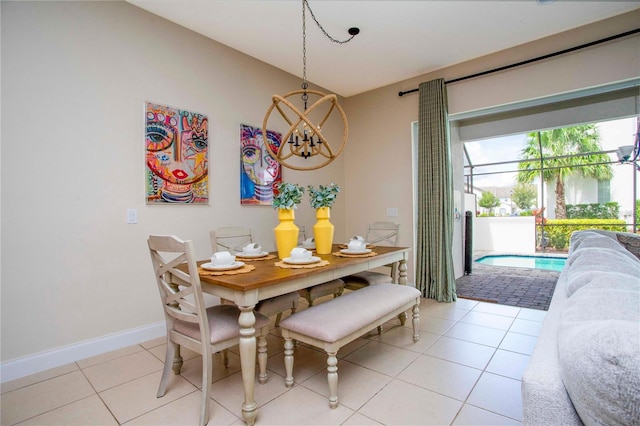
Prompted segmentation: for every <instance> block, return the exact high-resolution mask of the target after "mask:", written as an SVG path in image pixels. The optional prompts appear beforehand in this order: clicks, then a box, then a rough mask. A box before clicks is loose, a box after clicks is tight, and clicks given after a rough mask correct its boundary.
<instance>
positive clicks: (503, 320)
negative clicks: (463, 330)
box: [460, 311, 514, 331]
mask: <svg viewBox="0 0 640 426" xmlns="http://www.w3.org/2000/svg"><path fill="white" fill-rule="evenodd" d="M513 320H514V318H513V317H505V316H502V315H494V314H487V313H484V312H477V311H470V312H469V313H468V314H467V315H465V316H464V317H462V319H460V322H463V323H466V324H474V325H479V326H481V327H487V328H496V329H498V330H504V331H507V330H509V327H511V324H512V323H513Z"/></svg>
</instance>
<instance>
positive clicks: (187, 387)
mask: <svg viewBox="0 0 640 426" xmlns="http://www.w3.org/2000/svg"><path fill="white" fill-rule="evenodd" d="M160 377H162V372H161V371H156V372H154V373H151V374H149V375H147V376H144V377H140V378H138V379H136V380H132V381H130V382H127V383H124V384H122V385H120V386H116V387H112V388H110V389H107V390H105V391H104V392H100V397H101V398H102V400H103V401H104V403H105V404H106V405H107V407H109V410H111V412H112V413H113V415H114V416H115V417H116V419H117V420H118V422H119V423H125V422H128V421H129V420H131V419H134V418H136V417H139V416H141V415H143V414H146V413H148V412H149V411H151V410H154V409H156V408H158V407H161V406H163V405H166V404H168V403H170V402H172V401H175V400H176V399H178V398H181V397H183V396H185V395H187V394H189V393H192V392H198V393H199V391H197V388H196V387H195V386H193V385H192V384H191V383H189V382H188V381H187V380H185V379H184V378H183V377H181V376H175V375H173V374H171V375H170V376H169V381H168V383H167V391H166V393H165V394H164V396H163V397H161V398H157V397H156V394H157V392H158V385H159V384H160Z"/></svg>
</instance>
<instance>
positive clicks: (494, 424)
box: [453, 404, 521, 426]
mask: <svg viewBox="0 0 640 426" xmlns="http://www.w3.org/2000/svg"><path fill="white" fill-rule="evenodd" d="M520 424H521V423H520V422H519V421H517V420H513V419H510V418H508V417H504V416H501V415H499V414H496V413H492V412H490V411H487V410H483V409H481V408H478V407H474V406H472V405H469V404H465V405H464V406H463V407H462V410H460V412H459V413H458V416H457V417H456V419H455V420H454V422H453V426H515V425H520Z"/></svg>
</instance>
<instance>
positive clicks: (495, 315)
mask: <svg viewBox="0 0 640 426" xmlns="http://www.w3.org/2000/svg"><path fill="white" fill-rule="evenodd" d="M301 302H302V303H304V302H303V301H302V300H301ZM420 314H421V321H420V330H421V334H420V341H419V342H418V343H415V344H414V343H413V341H412V338H411V328H410V327H411V325H410V323H411V321H407V324H405V326H404V327H402V326H400V323H399V321H398V320H394V321H392V322H389V323H388V324H387V325H386V326H385V331H384V333H383V334H382V335H381V336H379V335H378V334H376V333H373V332H372V333H370V334H368V335H366V336H364V337H362V338H360V339H358V340H356V341H354V342H352V343H351V344H349V345H347V346H345V347H344V348H342V349H341V351H340V352H339V353H338V356H339V358H340V361H339V363H338V374H339V380H338V397H339V406H338V407H337V408H336V409H333V410H332V409H330V408H329V404H328V400H327V396H328V389H327V383H326V370H325V368H326V364H325V363H326V358H325V355H324V353H322V352H319V351H317V350H315V349H312V348H310V347H307V346H304V345H300V346H298V347H297V349H296V353H295V366H294V378H295V385H294V386H293V387H292V388H290V389H288V388H286V387H285V385H284V377H283V376H284V364H283V340H282V338H281V337H280V336H279V333H278V330H277V329H274V330H272V332H271V334H270V335H269V338H268V351H269V361H268V369H269V371H268V372H269V379H268V382H267V383H266V384H264V385H260V384H256V393H255V397H256V401H257V403H258V406H259V408H258V410H259V411H258V417H257V421H256V424H257V425H305V424H307V425H506V424H520V421H521V418H522V402H521V393H520V379H521V375H522V372H523V369H524V368H525V366H526V365H527V362H528V359H529V356H530V354H531V352H532V350H533V347H534V345H535V342H536V338H537V333H538V330H539V329H540V326H541V322H542V320H543V318H544V316H545V314H546V311H541V310H534V309H527V308H517V307H512V306H505V305H497V304H491V303H484V302H477V301H472V300H467V299H459V300H458V301H457V302H455V303H451V304H445V303H437V302H435V301H434V300H430V299H424V300H423V301H422V304H421V308H420ZM164 349H165V346H164V340H163V339H156V340H153V341H150V342H146V343H143V344H140V345H135V346H131V347H127V348H123V349H120V350H117V351H114V352H110V353H106V354H103V355H100V356H97V357H93V358H90V359H85V360H82V361H78V362H75V363H73V364H69V365H66V366H63V367H59V368H55V369H52V370H48V371H45V372H42V373H38V374H35V375H32V376H29V377H24V378H21V379H18V380H14V381H12V382H7V383H4V384H2V399H1V405H0V409H1V411H2V413H1V421H0V423H1V424H2V425H5V426H9V425H15V424H20V425H47V426H50V425H117V424H122V425H195V424H197V421H198V413H199V406H200V390H199V389H200V387H201V362H200V358H199V356H197V355H195V354H193V353H184V351H183V358H184V360H185V361H184V366H183V369H182V373H181V374H180V375H179V376H172V379H171V380H170V383H169V386H168V391H167V393H166V395H165V396H164V397H162V398H156V396H155V395H156V391H157V387H158V383H159V381H160V375H161V369H162V365H163V361H162V360H163V357H164ZM229 356H230V362H229V367H228V368H227V369H225V368H224V367H223V366H222V362H221V359H220V358H221V357H220V355H219V354H217V355H215V357H216V361H217V364H216V366H215V367H214V369H215V370H214V375H215V377H214V387H213V394H212V399H211V410H210V413H211V414H210V420H209V425H242V424H244V422H243V421H242V417H241V413H240V408H241V404H242V398H243V397H242V384H241V377H240V372H239V370H240V363H239V358H238V356H237V352H233V351H232V353H230V355H229Z"/></svg>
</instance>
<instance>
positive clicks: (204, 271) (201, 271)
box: [198, 265, 256, 275]
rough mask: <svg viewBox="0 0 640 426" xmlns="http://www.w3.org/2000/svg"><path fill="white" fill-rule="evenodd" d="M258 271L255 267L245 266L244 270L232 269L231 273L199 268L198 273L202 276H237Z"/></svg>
mask: <svg viewBox="0 0 640 426" xmlns="http://www.w3.org/2000/svg"><path fill="white" fill-rule="evenodd" d="M254 269H256V267H255V266H253V265H244V266H243V267H242V268H238V269H232V270H231V271H210V270H208V269H204V268H201V267H199V268H198V273H199V274H200V275H237V274H246V273H247V272H251V271H253V270H254Z"/></svg>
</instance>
